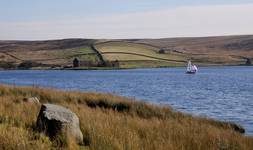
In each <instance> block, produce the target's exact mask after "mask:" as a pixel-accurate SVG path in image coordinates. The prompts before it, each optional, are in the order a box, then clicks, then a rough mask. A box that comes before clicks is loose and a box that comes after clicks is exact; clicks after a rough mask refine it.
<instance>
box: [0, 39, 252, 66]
mask: <svg viewBox="0 0 253 150" xmlns="http://www.w3.org/2000/svg"><path fill="white" fill-rule="evenodd" d="M75 58H76V59H78V61H80V62H78V66H77V67H78V68H80V69H82V68H90V67H117V68H138V67H170V66H184V65H185V63H186V61H187V60H188V59H191V60H192V61H193V62H194V63H196V64H198V65H202V66H210V65H251V62H252V61H253V35H242V36H219V37H199V38H164V39H118V40H102V39H99V40H95V39H63V40H49V41H0V68H1V69H34V68H35V69H36V68H37V69H45V68H48V69H54V68H72V67H73V60H74V59H75ZM75 67H76V66H75Z"/></svg>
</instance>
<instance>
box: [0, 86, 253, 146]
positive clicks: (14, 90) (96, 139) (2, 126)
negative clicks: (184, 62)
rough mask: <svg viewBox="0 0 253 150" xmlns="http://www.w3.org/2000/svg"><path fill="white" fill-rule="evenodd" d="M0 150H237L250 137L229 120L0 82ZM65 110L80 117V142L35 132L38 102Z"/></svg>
mask: <svg viewBox="0 0 253 150" xmlns="http://www.w3.org/2000/svg"><path fill="white" fill-rule="evenodd" d="M0 93H1V99H0V103H1V105H0V149H20V150H23V149H37V150H40V149H41V150H42V149H43V150H46V149H64V148H66V149H87V150H100V149H101V150H104V149H117V150H120V149H122V150H123V149H130V150H131V149H132V150H138V149H145V150H154V149H164V150H168V149H173V150H177V149H178V150H181V149H188V150H203V149H227V150H230V149H240V150H250V149H252V146H253V138H252V137H246V136H244V135H243V134H242V133H243V132H244V130H243V128H241V127H240V126H238V125H236V124H233V123H226V122H220V121H215V120H211V119H206V118H200V117H194V116H191V115H189V114H183V113H180V112H177V111H174V110H173V109H171V108H169V107H161V106H156V105H150V104H146V103H144V102H140V101H135V100H132V99H128V98H125V97H119V96H113V95H109V94H97V93H81V92H70V91H68V92H67V91H58V90H53V89H42V88H32V87H31V88H30V87H10V86H2V85H1V86H0ZM31 97H36V98H38V99H39V101H40V102H41V103H52V104H57V105H61V106H64V107H66V108H69V109H70V110H72V111H73V112H75V113H76V114H77V116H78V117H79V119H80V127H81V131H82V133H83V136H84V140H83V145H76V144H75V143H73V142H71V140H70V141H69V140H68V139H66V138H64V137H63V138H60V137H59V138H58V139H57V137H55V138H53V139H49V138H48V137H47V136H45V134H41V133H39V132H38V131H37V130H36V119H37V116H38V114H39V110H40V105H41V104H38V103H32V102H28V101H26V99H29V98H31Z"/></svg>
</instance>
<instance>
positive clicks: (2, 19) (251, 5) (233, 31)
mask: <svg viewBox="0 0 253 150" xmlns="http://www.w3.org/2000/svg"><path fill="white" fill-rule="evenodd" d="M252 14H253V0H212V1H211V0H180V1H179V0H71V1H70V0H0V40H48V39H63V38H97V39H98V38H99V39H105V38H107V39H108V38H114V39H116V38H118V39H119V38H121V39H122V38H165V37H199V36H217V35H241V34H253V17H252Z"/></svg>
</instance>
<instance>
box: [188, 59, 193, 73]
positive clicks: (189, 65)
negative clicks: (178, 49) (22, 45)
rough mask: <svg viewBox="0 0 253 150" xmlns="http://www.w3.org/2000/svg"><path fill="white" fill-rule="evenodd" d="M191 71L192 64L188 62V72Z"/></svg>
mask: <svg viewBox="0 0 253 150" xmlns="http://www.w3.org/2000/svg"><path fill="white" fill-rule="evenodd" d="M191 70H192V63H191V61H188V66H187V71H191Z"/></svg>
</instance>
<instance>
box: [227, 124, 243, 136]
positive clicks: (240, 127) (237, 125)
mask: <svg viewBox="0 0 253 150" xmlns="http://www.w3.org/2000/svg"><path fill="white" fill-rule="evenodd" d="M229 126H230V127H231V128H232V129H233V130H234V131H236V132H239V133H242V134H243V133H245V129H244V128H243V127H242V126H241V125H239V124H236V123H233V122H230V123H229Z"/></svg>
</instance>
